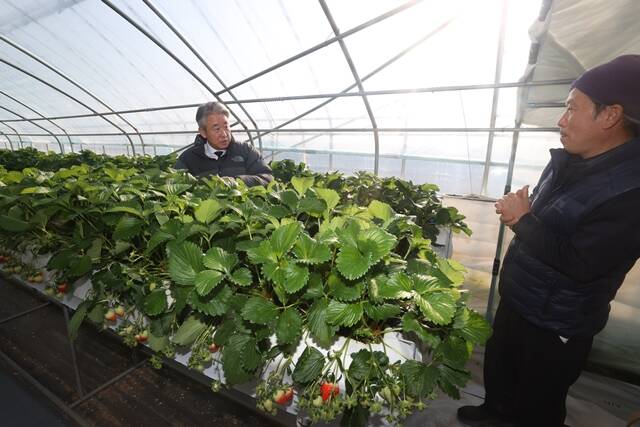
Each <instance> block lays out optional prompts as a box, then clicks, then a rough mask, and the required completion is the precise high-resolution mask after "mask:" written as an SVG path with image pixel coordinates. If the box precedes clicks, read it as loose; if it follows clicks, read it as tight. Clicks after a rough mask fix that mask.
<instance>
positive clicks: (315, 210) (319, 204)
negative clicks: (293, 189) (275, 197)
mask: <svg viewBox="0 0 640 427" xmlns="http://www.w3.org/2000/svg"><path fill="white" fill-rule="evenodd" d="M298 210H299V211H300V212H306V213H308V214H309V215H311V216H314V217H319V216H322V214H324V213H325V212H326V210H327V204H326V203H325V201H324V200H322V199H318V198H317V197H310V196H306V197H304V198H303V199H302V200H300V204H299V205H298Z"/></svg>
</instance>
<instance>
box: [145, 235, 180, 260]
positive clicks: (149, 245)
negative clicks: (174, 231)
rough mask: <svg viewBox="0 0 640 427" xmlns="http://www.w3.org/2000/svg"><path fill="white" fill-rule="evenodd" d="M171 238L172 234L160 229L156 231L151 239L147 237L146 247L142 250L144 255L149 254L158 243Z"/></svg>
mask: <svg viewBox="0 0 640 427" xmlns="http://www.w3.org/2000/svg"><path fill="white" fill-rule="evenodd" d="M173 238H174V236H173V235H171V234H169V233H165V232H164V231H162V230H158V231H156V232H155V233H154V234H153V236H151V239H149V243H147V248H146V249H145V250H144V253H145V255H149V254H150V253H151V252H153V250H154V249H155V248H157V247H158V245H160V244H161V243H164V242H166V241H168V240H171V239H173Z"/></svg>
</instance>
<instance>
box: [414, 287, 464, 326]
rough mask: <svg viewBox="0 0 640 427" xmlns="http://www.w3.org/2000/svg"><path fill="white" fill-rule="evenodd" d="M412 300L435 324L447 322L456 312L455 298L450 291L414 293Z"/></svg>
mask: <svg viewBox="0 0 640 427" xmlns="http://www.w3.org/2000/svg"><path fill="white" fill-rule="evenodd" d="M414 301H415V302H416V304H417V305H418V307H420V311H421V312H422V314H424V316H425V317H426V318H427V319H428V320H429V321H431V322H433V323H435V324H436V325H446V324H448V323H449V322H451V319H452V318H453V315H454V314H455V312H456V298H454V296H453V295H452V293H451V292H429V293H425V294H415V295H414Z"/></svg>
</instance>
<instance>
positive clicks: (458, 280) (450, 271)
mask: <svg viewBox="0 0 640 427" xmlns="http://www.w3.org/2000/svg"><path fill="white" fill-rule="evenodd" d="M438 269H439V270H440V271H441V272H442V274H444V275H445V276H446V278H447V279H449V280H450V281H451V284H452V285H454V286H457V285H461V284H462V283H463V282H464V272H465V271H466V270H465V268H464V266H463V265H462V264H460V263H459V262H455V261H450V260H447V259H443V258H440V259H438Z"/></svg>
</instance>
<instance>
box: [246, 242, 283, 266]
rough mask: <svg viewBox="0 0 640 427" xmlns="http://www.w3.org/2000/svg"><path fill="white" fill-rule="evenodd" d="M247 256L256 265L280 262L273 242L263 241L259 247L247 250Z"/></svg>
mask: <svg viewBox="0 0 640 427" xmlns="http://www.w3.org/2000/svg"><path fill="white" fill-rule="evenodd" d="M247 255H248V256H249V259H250V260H251V262H253V263H254V264H264V263H267V262H272V263H275V262H278V259H277V258H276V255H275V251H274V249H273V247H272V246H271V242H270V241H268V240H263V241H261V242H260V244H259V245H258V246H255V247H251V248H249V249H247Z"/></svg>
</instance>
